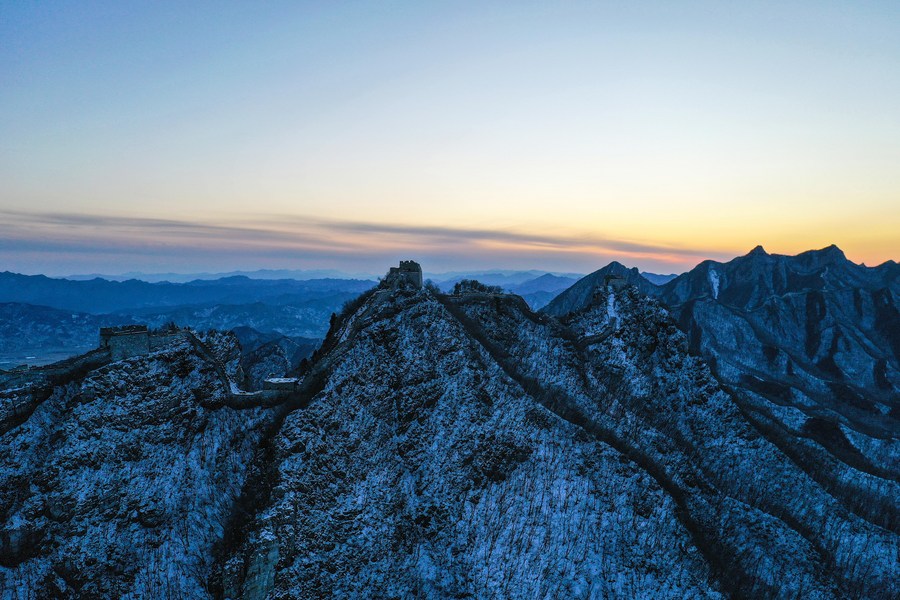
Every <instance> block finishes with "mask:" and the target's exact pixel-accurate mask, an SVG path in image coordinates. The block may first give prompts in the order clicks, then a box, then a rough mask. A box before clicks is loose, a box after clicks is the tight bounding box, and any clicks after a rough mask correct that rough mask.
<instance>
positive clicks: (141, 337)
mask: <svg viewBox="0 0 900 600" xmlns="http://www.w3.org/2000/svg"><path fill="white" fill-rule="evenodd" d="M100 347H101V348H106V349H108V350H109V354H110V356H111V357H112V359H113V360H122V359H124V358H130V357H132V356H143V355H144V354H149V353H150V332H149V331H148V330H147V326H146V325H122V326H121V327H101V328H100Z"/></svg>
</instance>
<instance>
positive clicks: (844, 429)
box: [546, 246, 900, 532]
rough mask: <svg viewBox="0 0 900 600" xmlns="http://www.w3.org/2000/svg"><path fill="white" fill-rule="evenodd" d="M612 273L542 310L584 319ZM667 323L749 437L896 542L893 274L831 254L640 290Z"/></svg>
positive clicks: (894, 269)
mask: <svg viewBox="0 0 900 600" xmlns="http://www.w3.org/2000/svg"><path fill="white" fill-rule="evenodd" d="M608 271H613V272H614V273H615V274H622V275H624V276H626V277H628V281H633V280H634V277H633V274H631V273H630V272H627V271H626V272H623V270H622V268H621V266H620V265H617V264H615V263H614V264H613V265H610V267H607V268H605V269H603V270H601V271H598V272H597V273H595V274H592V275H590V276H588V277H586V278H585V279H584V280H582V281H581V282H579V284H576V286H573V288H570V290H567V291H566V292H564V293H563V294H561V295H560V296H559V297H558V298H557V299H556V300H554V302H553V303H551V305H550V306H549V307H548V308H547V309H546V310H547V312H548V313H549V314H553V315H556V316H561V315H564V314H567V313H571V312H573V311H578V310H582V309H584V307H585V306H586V305H587V304H588V303H589V302H590V301H591V297H592V294H593V293H596V292H597V291H598V290H603V288H604V283H605V281H606V277H605V275H606V274H607V272H608ZM641 291H642V292H643V293H645V294H647V295H650V296H655V297H657V298H658V299H659V300H660V301H661V302H662V303H663V304H664V305H665V306H666V307H667V308H668V310H669V311H670V312H671V313H672V314H673V315H674V317H675V319H676V320H677V323H678V326H679V328H680V329H681V330H682V331H683V332H684V333H685V334H686V336H687V341H688V345H689V350H690V351H691V353H692V354H694V355H699V356H703V357H704V358H705V359H706V361H707V362H708V363H709V365H710V366H711V367H712V369H713V372H714V374H715V375H716V377H717V378H718V379H719V380H720V381H721V382H722V383H723V384H724V385H725V386H727V387H728V389H729V390H730V391H731V392H732V394H733V395H734V397H735V399H736V401H737V402H739V404H740V405H741V407H742V410H744V411H745V413H746V414H747V416H748V418H749V419H751V420H752V421H753V422H754V424H755V426H756V427H757V428H759V429H760V430H762V431H765V432H766V435H767V436H768V437H769V439H771V440H772V441H774V442H775V443H777V444H778V445H779V446H780V447H781V448H782V449H783V450H784V451H785V452H787V453H788V454H789V455H790V456H791V458H792V459H793V460H794V461H795V462H797V464H799V465H801V466H802V467H803V468H804V470H805V471H806V472H807V473H809V474H810V475H811V476H812V477H814V478H815V479H816V480H817V481H819V482H820V483H821V484H822V485H824V486H825V487H827V488H828V489H829V490H831V491H832V493H833V494H835V495H836V496H837V497H840V498H842V500H843V501H844V502H845V503H847V504H848V505H850V506H852V507H853V510H855V511H856V512H858V513H860V514H861V515H864V516H865V518H867V519H869V520H872V521H873V522H876V523H878V524H880V525H882V526H884V527H886V528H888V529H890V530H891V531H894V532H897V531H898V528H900V523H898V519H897V511H896V498H897V497H898V489H897V484H898V480H900V445H898V439H897V438H898V436H897V432H898V431H900V422H898V411H900V313H898V298H900V267H898V265H897V264H896V263H894V262H892V261H889V262H887V263H885V264H883V265H880V266H878V267H874V268H869V267H865V266H862V265H857V264H854V263H852V262H851V261H849V260H847V259H846V257H845V256H844V254H843V253H842V252H841V251H840V250H839V249H838V248H837V247H835V246H831V247H828V248H825V249H822V250H817V251H810V252H805V253H803V254H800V255H797V256H782V255H770V254H767V253H766V252H765V250H763V249H762V248H761V247H757V248H755V249H754V250H753V251H752V252H750V253H749V254H748V255H746V256H742V257H738V258H736V259H734V260H732V261H730V262H727V263H718V262H715V261H705V262H703V263H701V264H700V265H698V266H697V267H696V268H695V269H693V270H692V271H690V272H688V273H685V274H683V275H681V276H679V277H677V278H675V279H674V280H672V281H671V282H669V283H667V284H666V285H664V286H662V287H646V286H644V287H642V288H641Z"/></svg>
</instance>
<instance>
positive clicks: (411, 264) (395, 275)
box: [385, 260, 422, 289]
mask: <svg viewBox="0 0 900 600" xmlns="http://www.w3.org/2000/svg"><path fill="white" fill-rule="evenodd" d="M385 282H386V283H388V284H389V285H391V286H392V287H399V286H401V285H412V286H413V287H414V288H416V289H418V288H421V287H422V267H421V266H420V265H419V263H417V262H416V261H414V260H401V261H400V266H399V267H391V269H390V271H388V274H387V277H385Z"/></svg>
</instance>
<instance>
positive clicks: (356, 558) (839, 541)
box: [0, 248, 900, 600]
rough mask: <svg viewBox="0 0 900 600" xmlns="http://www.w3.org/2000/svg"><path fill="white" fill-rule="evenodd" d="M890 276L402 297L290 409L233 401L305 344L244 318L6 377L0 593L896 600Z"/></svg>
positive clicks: (387, 299)
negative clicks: (135, 352) (530, 296)
mask: <svg viewBox="0 0 900 600" xmlns="http://www.w3.org/2000/svg"><path fill="white" fill-rule="evenodd" d="M897 269H898V267H897V265H896V264H895V263H893V262H890V263H886V264H884V265H881V266H879V267H875V268H867V267H864V266H861V265H855V264H853V263H851V262H850V261H848V260H847V259H846V258H845V257H844V256H843V253H841V252H840V250H838V249H837V248H826V249H823V250H817V251H813V252H808V253H804V254H801V255H798V256H779V255H769V254H767V253H765V251H763V250H762V249H761V248H758V249H755V250H754V251H753V252H751V253H750V254H748V255H746V256H742V257H739V258H736V259H734V260H732V261H729V262H725V263H719V262H714V261H707V262H704V263H702V264H701V265H698V266H697V267H696V268H695V269H693V270H691V271H690V272H688V273H685V274H683V275H680V276H678V277H676V278H674V279H672V280H671V281H668V282H667V283H665V284H664V285H661V286H657V285H654V284H653V283H651V282H650V281H648V280H647V279H646V278H645V277H644V276H643V275H642V274H641V273H640V272H638V271H637V270H636V269H629V268H626V267H624V266H623V265H621V264H618V263H614V264H611V265H608V266H606V267H604V268H603V269H600V270H599V271H597V272H595V273H592V274H590V275H587V276H586V277H584V278H581V279H579V280H578V281H576V282H575V283H573V284H572V285H570V286H569V287H568V288H566V289H565V290H564V291H562V292H561V293H560V294H559V295H558V297H557V298H556V299H555V300H553V301H552V302H551V303H550V304H549V305H547V306H546V307H545V309H544V310H543V311H540V312H536V311H534V310H532V309H531V308H530V307H529V306H528V304H527V303H526V302H525V301H523V299H522V298H521V297H519V296H517V295H514V294H508V293H502V292H499V291H497V290H495V289H491V288H489V287H486V286H474V285H473V286H469V287H468V288H466V289H464V290H459V293H456V294H445V293H441V292H439V291H438V290H437V289H436V288H435V287H434V286H424V287H419V286H417V285H415V283H413V282H412V281H409V280H406V279H397V280H395V281H393V282H384V283H382V284H379V285H378V286H377V287H375V288H373V289H370V290H367V291H365V292H363V293H362V294H361V295H359V296H358V297H357V298H355V299H354V300H353V302H351V303H349V304H347V305H346V306H345V307H344V308H343V309H340V310H339V311H338V313H337V314H335V316H334V317H333V318H329V319H328V321H329V327H328V333H327V335H326V336H325V338H324V341H323V342H322V343H321V344H320V345H319V347H318V348H317V350H316V351H315V352H314V353H313V354H312V355H311V356H309V358H308V360H306V361H304V362H302V365H301V366H299V367H298V369H297V371H296V374H297V375H298V376H299V379H298V380H297V381H296V382H291V381H287V382H286V384H287V385H292V386H294V387H292V388H291V391H288V392H286V393H285V394H283V395H279V396H277V397H276V398H275V399H274V400H272V399H271V397H267V396H265V395H259V396H251V395H247V394H245V393H242V391H241V389H238V388H237V385H238V384H241V385H248V384H249V385H253V386H256V385H258V384H259V383H260V382H262V381H264V380H265V378H266V377H268V376H271V375H273V374H275V375H280V374H283V373H282V371H286V370H287V369H288V368H291V367H292V364H291V363H292V361H293V362H296V360H297V358H298V357H299V356H303V355H304V353H305V352H308V348H309V347H308V346H304V342H303V341H302V340H299V341H298V340H288V339H285V338H284V336H279V335H271V334H265V333H261V332H259V331H257V330H255V329H253V330H250V329H247V328H240V327H239V328H236V329H235V332H234V333H220V332H210V333H208V334H199V335H198V336H194V337H188V338H187V339H184V340H182V341H181V342H177V343H175V345H172V346H170V347H166V348H163V349H162V350H159V351H157V352H153V353H150V354H148V355H144V356H139V357H133V358H129V359H126V360H121V361H112V360H110V359H111V357H109V358H107V359H106V361H105V362H104V361H103V360H102V357H99V358H98V357H97V353H95V354H94V355H91V356H92V357H93V358H92V360H94V361H100V362H90V361H85V360H78V361H73V362H72V363H71V364H72V367H71V368H62V367H58V366H57V367H53V368H52V369H49V370H48V372H47V373H43V372H42V371H38V372H36V373H34V374H33V376H34V377H35V379H34V381H33V382H30V383H29V384H28V385H23V384H22V382H23V381H24V379H23V378H27V377H29V376H32V372H28V373H25V374H23V373H13V374H6V375H4V374H0V381H7V382H10V385H9V386H7V387H6V389H0V431H2V432H3V433H2V434H0V566H2V568H0V589H15V590H21V591H23V593H22V594H21V595H23V596H26V597H35V598H68V597H72V598H77V597H92V598H108V597H167V598H195V597H200V598H205V597H213V598H235V599H237V598H241V599H245V600H246V599H260V598H428V599H435V600H437V599H443V598H479V599H480V598H511V599H513V598H514V599H519V598H521V599H526V598H666V599H678V598H754V599H755V598H763V599H770V598H771V599H780V598H804V599H805V598H815V599H835V600H837V599H844V598H860V599H862V598H866V599H870V598H871V599H884V600H893V599H895V598H896V597H897V591H896V590H897V586H896V582H897V573H898V567H897V556H898V549H900V506H898V498H900V483H898V482H900V461H898V457H900V440H898V431H900V425H898V415H900V406H898V403H900V367H898V350H900V348H898V344H900V329H898V326H900V318H898V310H897V306H898V293H900V289H898V272H897ZM539 277H540V278H542V280H541V281H537V282H534V283H531V284H530V282H528V281H521V282H517V283H509V285H519V286H522V288H521V289H523V290H525V291H528V290H529V289H530V290H531V291H532V292H533V291H534V290H537V291H545V290H546V289H548V288H549V287H552V286H555V285H562V284H564V283H565V282H564V281H560V280H561V279H565V278H563V277H559V276H553V277H546V276H545V275H543V274H542V275H540V276H539ZM533 279H537V278H533ZM529 285H532V287H531V288H529V287H528V286H529ZM239 287H240V286H239ZM266 306H268V305H266ZM217 309H220V310H225V307H216V306H212V307H209V310H210V311H212V312H210V315H214V314H216V312H215V311H216V310H217ZM142 310H143V309H142ZM146 310H150V311H153V310H158V309H156V308H154V307H148V308H146ZM177 310H181V308H179V309H177ZM42 318H45V317H42ZM192 318H196V317H192ZM272 318H273V319H276V320H277V319H279V318H283V317H279V316H273V317H272ZM45 319H46V318H45ZM273 322H274V321H273ZM239 339H240V341H241V345H240V346H239V344H238V340H239ZM241 346H246V347H244V348H241ZM248 347H251V348H252V349H248ZM100 354H102V353H100ZM42 373H43V374H42ZM282 383H285V382H284V381H282V382H279V384H282ZM0 387H3V386H0Z"/></svg>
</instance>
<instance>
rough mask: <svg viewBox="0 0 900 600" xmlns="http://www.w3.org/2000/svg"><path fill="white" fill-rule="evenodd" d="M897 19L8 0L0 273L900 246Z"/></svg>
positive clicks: (805, 8) (890, 255)
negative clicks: (411, 259) (404, 259)
mask: <svg viewBox="0 0 900 600" xmlns="http://www.w3.org/2000/svg"><path fill="white" fill-rule="evenodd" d="M676 5H677V6H676ZM898 24H900V2H897V1H896V0H894V1H890V2H866V1H854V2H827V1H808V2H771V3H770V2H733V3H731V2H687V3H681V2H678V3H675V2H642V3H625V2H562V3H559V2H546V3H531V2H528V3H522V2H508V3H507V2H502V3H501V2H471V3H468V2H452V3H451V2H447V3H430V2H378V3H361V2H347V3H325V2H315V3H299V2H284V3H279V2H266V3H251V2H246V3H226V2H209V3H200V2H191V3H187V2H171V3H167V2H152V3H150V2H148V3H140V2H71V3H69V2H46V3H37V2H17V1H8V2H3V3H0V270H4V269H8V270H14V271H20V272H46V273H51V274H64V273H74V272H106V273H118V272H123V271H130V270H143V271H147V272H159V271H177V272H190V271H199V270H233V269H254V268H269V267H271V268H284V267H287V268H343V269H346V270H351V271H364V270H370V271H372V272H382V271H384V270H385V269H386V268H387V266H388V264H389V263H390V262H393V261H395V260H396V259H398V258H407V257H409V258H418V259H419V260H420V261H422V262H423V264H424V266H425V268H426V270H430V271H438V270H447V269H465V268H485V267H508V268H531V267H534V268H544V269H551V270H565V271H591V270H594V269H596V268H599V267H601V266H603V265H604V264H606V263H607V262H609V261H610V260H613V259H616V260H620V261H622V262H624V263H626V264H629V265H635V266H638V267H641V268H644V269H647V270H652V271H657V272H677V271H681V270H684V269H687V268H690V267H692V266H693V265H695V264H696V263H697V262H699V261H700V260H703V259H705V258H715V259H727V258H730V257H732V256H734V255H737V254H743V253H745V252H747V251H748V250H750V249H751V248H752V247H753V246H755V245H757V244H763V245H764V246H765V247H766V249H767V250H768V251H770V252H779V253H795V252H798V251H802V250H806V249H809V248H818V247H823V246H827V245H829V244H832V243H836V244H838V245H839V246H841V247H842V248H843V249H844V250H845V252H846V253H847V255H848V257H849V258H851V259H853V260H856V261H858V262H866V263H867V264H877V263H880V262H883V261H885V260H887V259H898V258H900V29H898Z"/></svg>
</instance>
